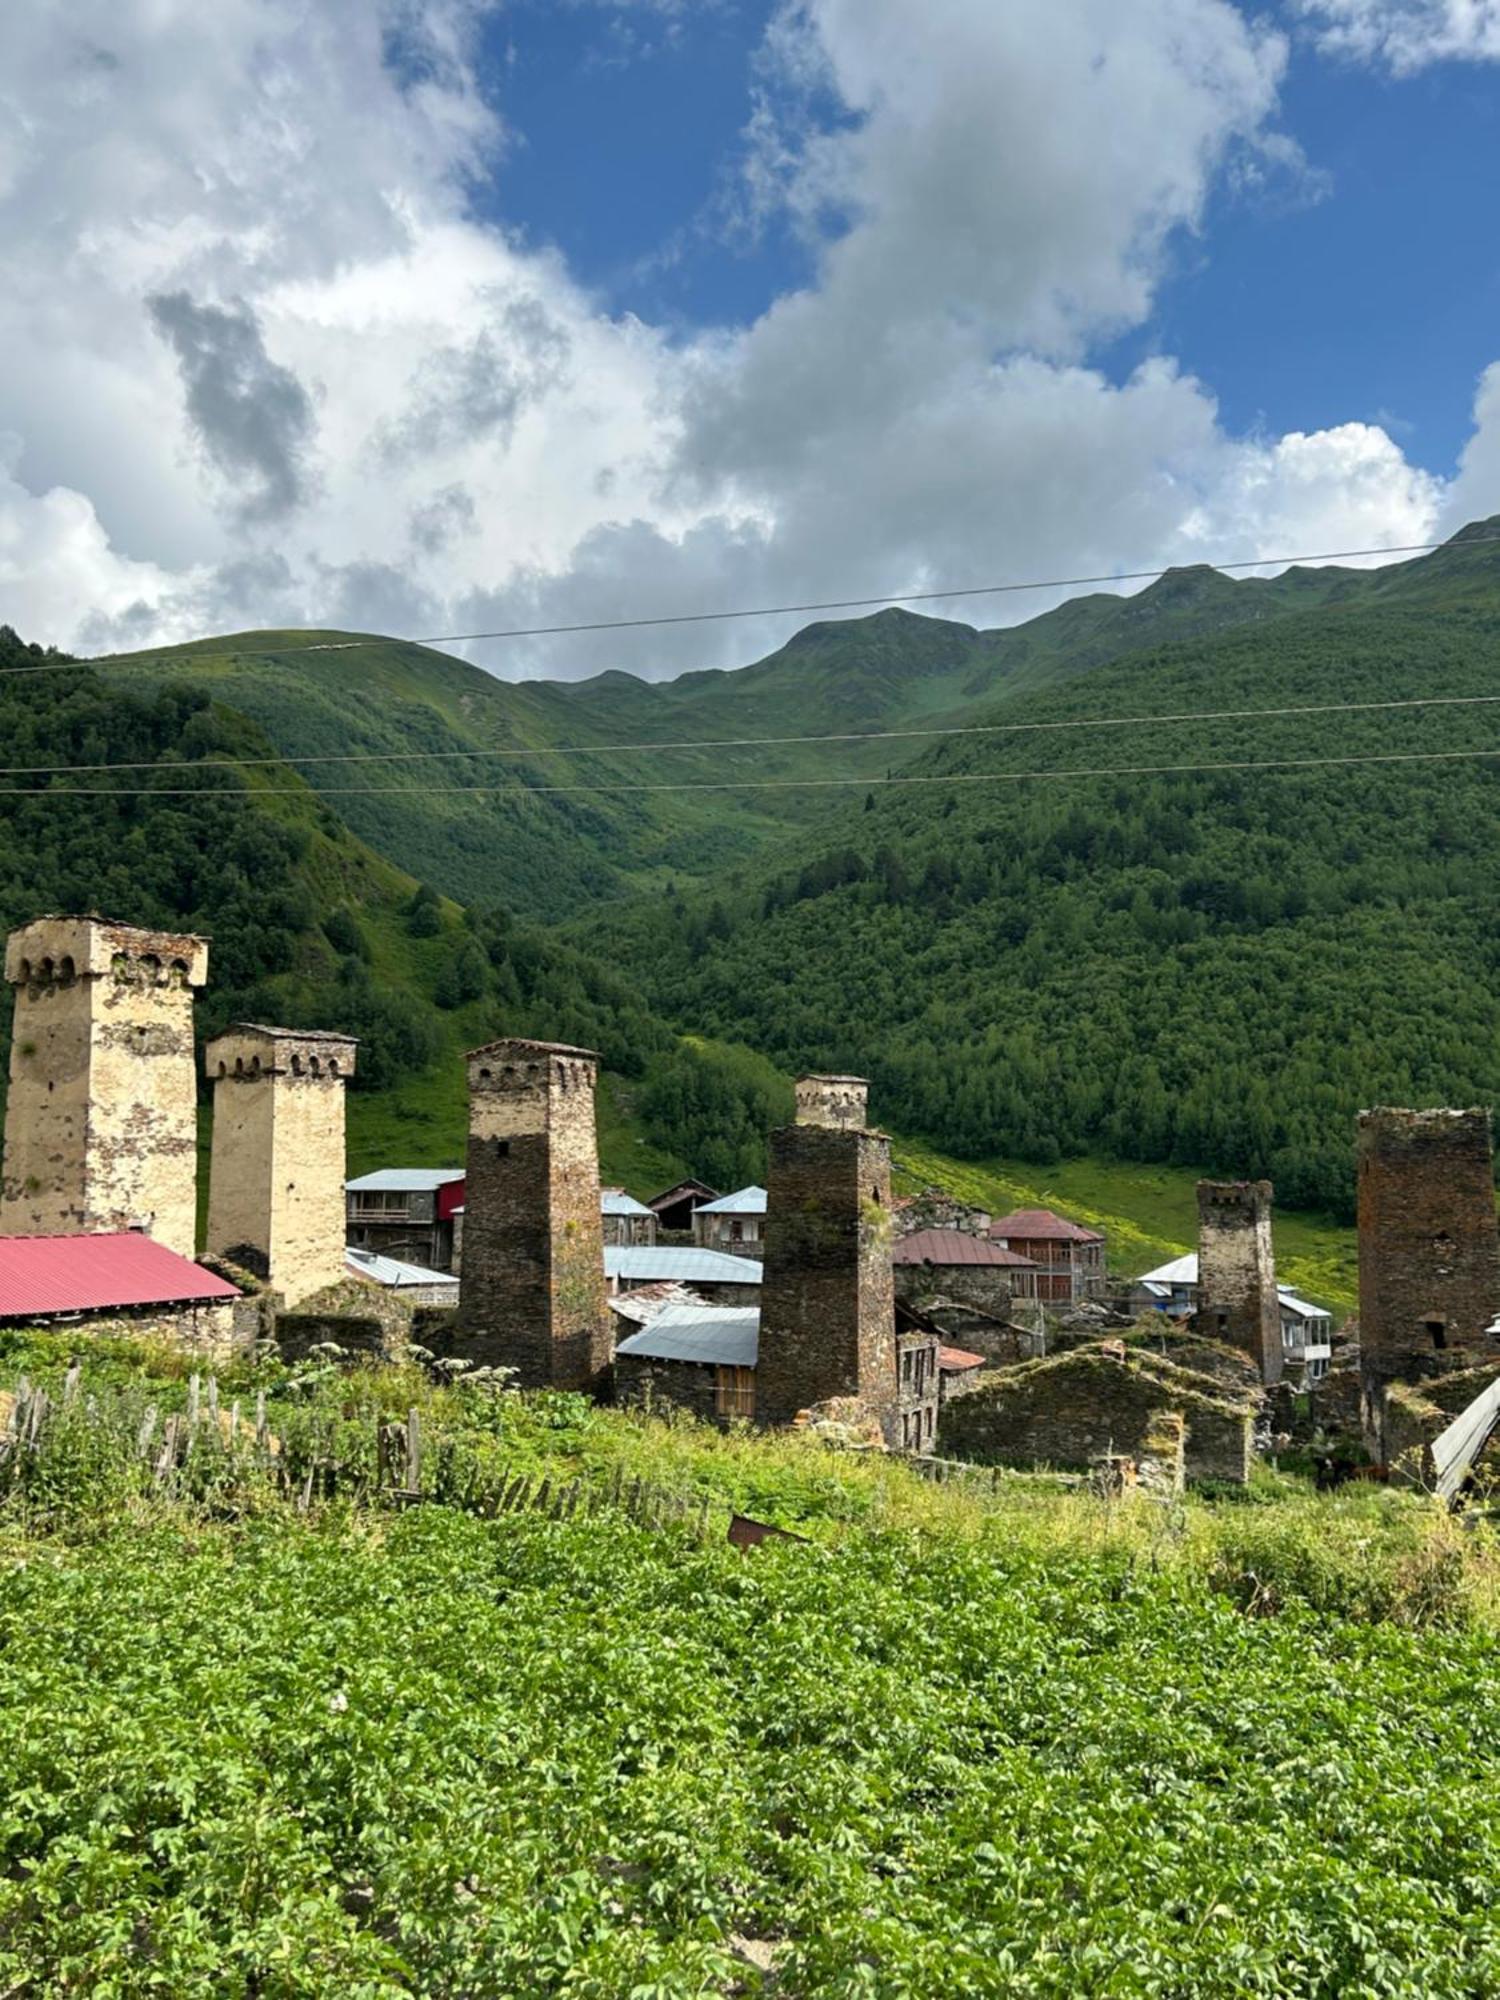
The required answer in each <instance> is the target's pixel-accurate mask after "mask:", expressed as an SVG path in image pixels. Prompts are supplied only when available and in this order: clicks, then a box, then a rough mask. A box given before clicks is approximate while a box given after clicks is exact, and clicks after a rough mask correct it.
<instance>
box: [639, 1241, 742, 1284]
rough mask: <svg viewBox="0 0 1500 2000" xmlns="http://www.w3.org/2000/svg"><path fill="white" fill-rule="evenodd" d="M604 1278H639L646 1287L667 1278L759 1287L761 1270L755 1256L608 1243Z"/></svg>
mask: <svg viewBox="0 0 1500 2000" xmlns="http://www.w3.org/2000/svg"><path fill="white" fill-rule="evenodd" d="M604 1275H605V1277H607V1278H635V1279H638V1280H639V1281H640V1282H641V1283H642V1284H653V1283H655V1282H656V1280H657V1279H663V1278H664V1279H676V1280H677V1281H678V1282H679V1283H681V1284H684V1285H758V1284H759V1283H760V1279H761V1267H760V1265H759V1263H758V1262H757V1261H756V1260H755V1259H754V1258H753V1257H731V1256H730V1255H729V1253H728V1252H727V1251H725V1250H700V1249H697V1248H696V1247H693V1248H683V1249H679V1248H678V1247H677V1245H676V1244H672V1243H633V1244H630V1245H629V1246H626V1245H623V1244H622V1245H619V1246H616V1245H614V1244H610V1243H606V1244H605V1246H604Z"/></svg>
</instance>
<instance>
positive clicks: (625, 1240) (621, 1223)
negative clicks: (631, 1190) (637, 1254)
mask: <svg viewBox="0 0 1500 2000" xmlns="http://www.w3.org/2000/svg"><path fill="white" fill-rule="evenodd" d="M599 1212H600V1215H601V1216H602V1217H603V1221H604V1245H605V1248H606V1249H610V1248H614V1249H629V1248H631V1247H632V1246H635V1245H638V1244H643V1243H646V1244H649V1243H654V1242H655V1241H656V1227H657V1224H656V1215H655V1213H654V1211H653V1210H651V1209H649V1208H648V1207H647V1206H646V1204H645V1203H644V1202H643V1201H637V1200H636V1198H635V1196H634V1195H630V1194H626V1192H625V1190H624V1188H620V1187H607V1188H602V1189H601V1190H600V1193H599Z"/></svg>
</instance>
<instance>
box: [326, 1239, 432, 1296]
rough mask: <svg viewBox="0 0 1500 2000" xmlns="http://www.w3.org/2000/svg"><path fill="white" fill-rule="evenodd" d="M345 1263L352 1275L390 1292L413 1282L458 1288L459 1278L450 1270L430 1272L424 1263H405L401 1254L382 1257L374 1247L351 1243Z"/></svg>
mask: <svg viewBox="0 0 1500 2000" xmlns="http://www.w3.org/2000/svg"><path fill="white" fill-rule="evenodd" d="M344 1262H345V1263H346V1264H347V1265H348V1267H349V1275H350V1276H351V1277H353V1278H366V1279H368V1280H369V1282H370V1283H371V1284H372V1285H386V1286H389V1288H390V1289H391V1290H392V1291H396V1292H400V1291H405V1290H406V1289H407V1288H408V1287H409V1286H413V1285H450V1286H451V1287H452V1288H453V1290H454V1291H457V1290H458V1279H457V1278H456V1277H454V1275H453V1273H452V1272H451V1271H429V1270H428V1268H427V1266H426V1265H425V1264H408V1263H406V1262H404V1261H403V1259H401V1258H400V1257H382V1256H381V1255H380V1253H379V1252H378V1251H375V1250H359V1249H356V1247H355V1246H354V1244H352V1243H350V1244H349V1245H347V1246H346V1248H345V1250H344Z"/></svg>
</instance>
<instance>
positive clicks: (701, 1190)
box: [646, 1180, 719, 1212]
mask: <svg viewBox="0 0 1500 2000" xmlns="http://www.w3.org/2000/svg"><path fill="white" fill-rule="evenodd" d="M693 1194H696V1195H700V1196H701V1197H702V1199H703V1200H704V1201H717V1200H718V1198H719V1190H718V1189H717V1188H711V1187H710V1186H709V1185H708V1182H707V1181H695V1180H686V1181H679V1182H678V1183H677V1185H676V1187H669V1188H663V1189H662V1191H661V1193H660V1194H654V1195H652V1197H651V1199H650V1200H649V1201H648V1202H647V1203H646V1206H647V1208H649V1209H651V1210H652V1211H653V1212H655V1211H658V1210H660V1209H663V1208H671V1207H673V1206H674V1204H675V1203H677V1202H679V1201H686V1200H687V1198H688V1196H689V1195H693Z"/></svg>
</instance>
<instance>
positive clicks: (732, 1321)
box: [615, 1305, 760, 1424]
mask: <svg viewBox="0 0 1500 2000" xmlns="http://www.w3.org/2000/svg"><path fill="white" fill-rule="evenodd" d="M759 1348H760V1308H759V1307H758V1306H709V1305H696V1306H688V1305H675V1306H669V1307H668V1308H667V1310H666V1311H665V1312H663V1313H659V1314H658V1315H657V1317H656V1318H655V1319H653V1320H652V1321H651V1322H650V1324H649V1325H647V1326H644V1327H642V1328H641V1330H640V1331H639V1332H638V1333H633V1334H630V1335H629V1336H628V1337H627V1338H626V1339H624V1340H622V1341H621V1342H620V1343H619V1345H618V1346H617V1347H616V1349H615V1396H616V1399H617V1400H618V1401H619V1402H621V1403H623V1404H626V1405H627V1406H631V1407H634V1408H637V1409H639V1408H643V1407H649V1406H651V1405H654V1404H661V1403H667V1404H670V1405H672V1406H673V1407H675V1408H678V1409H685V1410H691V1411H692V1413H693V1415H694V1416H697V1417H701V1418H703V1419H704V1421H705V1422H709V1423H721V1424H727V1423H730V1422H732V1421H734V1420H736V1419H742V1420H744V1421H747V1422H753V1421H754V1419H755V1416H756V1399H755V1370H756V1362H757V1359H758V1356H759Z"/></svg>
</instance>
